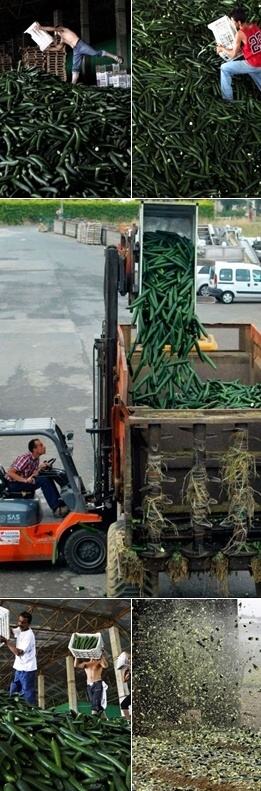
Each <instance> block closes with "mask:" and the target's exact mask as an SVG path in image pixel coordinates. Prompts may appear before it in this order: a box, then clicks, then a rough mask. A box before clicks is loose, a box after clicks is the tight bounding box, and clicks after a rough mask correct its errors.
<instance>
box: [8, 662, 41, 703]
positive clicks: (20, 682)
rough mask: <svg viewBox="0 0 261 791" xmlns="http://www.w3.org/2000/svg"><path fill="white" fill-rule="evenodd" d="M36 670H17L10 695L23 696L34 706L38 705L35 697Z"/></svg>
mask: <svg viewBox="0 0 261 791" xmlns="http://www.w3.org/2000/svg"><path fill="white" fill-rule="evenodd" d="M35 678H36V670H28V671H26V670H16V671H15V674H14V678H13V679H12V681H11V684H10V690H9V691H10V695H17V694H18V695H21V697H23V698H24V700H26V702H27V703H31V704H32V706H34V705H35V703H36V695H35Z"/></svg>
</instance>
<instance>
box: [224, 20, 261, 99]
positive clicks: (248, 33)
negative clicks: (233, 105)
mask: <svg viewBox="0 0 261 791" xmlns="http://www.w3.org/2000/svg"><path fill="white" fill-rule="evenodd" d="M231 18H232V20H233V22H234V23H235V26H236V29H237V34H236V37H235V43H234V47H233V49H227V48H226V47H223V46H222V45H218V47H217V52H218V53H220V52H224V53H225V54H226V55H228V56H229V58H230V60H228V61H226V62H225V63H222V66H221V93H222V97H223V99H225V100H226V101H228V102H232V101H233V89H232V78H233V77H234V76H235V75H240V74H248V75H249V77H252V80H254V82H255V84H256V85H257V87H258V88H259V90H260V91H261V28H260V27H259V26H258V25H257V24H256V22H247V16H246V12H245V11H244V9H243V8H235V10H234V11H233V12H232V14H231ZM240 54H242V55H243V60H233V58H235V57H236V55H240Z"/></svg>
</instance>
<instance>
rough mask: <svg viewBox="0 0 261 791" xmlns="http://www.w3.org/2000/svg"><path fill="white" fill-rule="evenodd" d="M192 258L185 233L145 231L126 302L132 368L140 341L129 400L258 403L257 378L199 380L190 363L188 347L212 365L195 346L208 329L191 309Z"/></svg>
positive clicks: (192, 405)
mask: <svg viewBox="0 0 261 791" xmlns="http://www.w3.org/2000/svg"><path fill="white" fill-rule="evenodd" d="M194 261H195V251H194V246H193V244H192V242H191V241H190V240H189V239H187V238H186V237H181V236H179V235H178V234H176V233H171V232H169V231H156V232H145V233H144V236H143V265H144V269H143V282H142V292H141V294H140V296H139V297H138V298H137V299H136V300H135V301H134V302H133V303H132V305H131V307H130V310H131V311H133V319H132V322H133V324H135V323H136V322H138V333H137V336H136V339H135V342H134V344H133V346H132V348H131V350H130V355H129V358H128V362H129V366H130V372H131V373H132V359H133V355H134V353H135V351H136V348H137V346H138V345H139V344H141V345H142V352H141V357H140V361H139V364H138V366H137V367H136V368H135V366H133V377H132V382H133V386H132V400H133V403H134V404H135V405H137V406H141V405H148V406H150V407H152V408H155V409H156V408H160V409H198V408H201V409H213V408H222V409H224V408H227V409H242V408H260V407H261V384H256V385H251V386H248V385H243V384H241V383H240V381H238V380H237V381H234V382H221V381H219V380H211V381H203V380H202V379H201V378H200V376H198V374H197V373H196V371H195V369H194V367H193V364H192V359H191V357H189V354H190V352H191V350H192V349H193V348H195V349H196V351H197V353H198V355H199V357H200V359H201V360H202V362H206V363H208V364H209V365H211V366H212V367H214V368H215V367H216V366H215V364H214V362H213V360H212V359H211V358H210V357H209V355H208V354H206V353H205V352H203V351H202V349H200V346H199V339H200V338H201V337H202V335H205V336H206V337H207V335H208V333H207V331H206V330H205V329H204V327H203V326H202V324H201V323H200V321H199V319H198V317H197V316H196V315H195V313H194V304H195V291H194V288H195V286H194V279H195V273H194ZM166 346H169V347H171V349H170V350H167V349H166V348H165V349H164V347H166ZM143 368H146V371H145V373H144V375H143V376H140V373H141V370H142V369H143Z"/></svg>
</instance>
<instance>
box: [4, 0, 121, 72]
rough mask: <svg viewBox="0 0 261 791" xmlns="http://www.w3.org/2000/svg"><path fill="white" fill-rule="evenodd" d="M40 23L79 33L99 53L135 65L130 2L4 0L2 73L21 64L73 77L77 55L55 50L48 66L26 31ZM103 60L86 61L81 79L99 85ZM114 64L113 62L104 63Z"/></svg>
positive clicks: (118, 0)
mask: <svg viewBox="0 0 261 791" xmlns="http://www.w3.org/2000/svg"><path fill="white" fill-rule="evenodd" d="M35 21H37V22H40V24H41V25H58V24H63V25H64V26H65V27H69V28H71V29H72V30H74V31H75V32H76V33H77V34H78V35H79V37H80V38H82V39H84V41H86V42H87V43H89V44H91V45H92V46H94V47H95V48H97V49H106V50H107V51H109V52H110V51H111V52H112V53H116V52H117V53H118V54H120V55H121V56H122V57H123V61H124V66H125V68H126V67H129V66H130V49H131V44H130V36H131V13H130V0H75V2H74V3H70V2H69V0H63V3H62V4H61V5H60V6H59V4H57V0H47V2H45V1H44V0H10V2H8V1H7V0H0V73H1V72H3V71H8V70H9V69H10V68H12V67H13V66H16V65H17V63H18V62H19V61H22V63H23V65H27V66H34V65H35V66H37V67H38V68H40V69H42V70H45V71H47V72H49V73H52V74H56V76H58V77H60V78H61V79H63V80H64V81H65V80H67V79H70V73H71V61H72V51H71V50H70V48H65V49H64V52H63V51H60V52H55V50H52V57H51V58H50V57H49V53H50V50H48V59H47V63H46V54H45V53H41V52H40V50H39V48H38V47H37V46H36V45H35V43H34V42H33V41H32V39H31V38H30V36H29V35H28V34H25V33H24V31H25V30H26V29H27V28H28V27H29V26H30V25H31V24H32V23H33V22H35ZM98 61H99V59H98V58H85V63H84V65H83V70H82V80H83V81H84V82H86V83H95V80H96V65H97V63H98ZM102 63H103V64H105V65H106V64H107V65H110V64H111V61H109V59H105V58H103V59H102Z"/></svg>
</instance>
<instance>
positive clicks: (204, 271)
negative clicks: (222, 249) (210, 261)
mask: <svg viewBox="0 0 261 791" xmlns="http://www.w3.org/2000/svg"><path fill="white" fill-rule="evenodd" d="M209 270H210V266H201V267H200V269H199V271H198V274H199V275H208V274H209Z"/></svg>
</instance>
